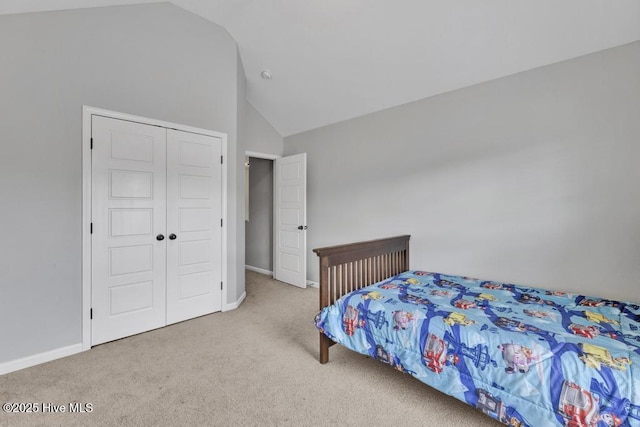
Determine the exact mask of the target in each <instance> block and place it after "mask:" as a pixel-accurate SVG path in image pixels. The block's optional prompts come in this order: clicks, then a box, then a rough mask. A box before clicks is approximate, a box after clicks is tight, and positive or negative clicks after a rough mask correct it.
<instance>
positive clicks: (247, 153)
mask: <svg viewBox="0 0 640 427" xmlns="http://www.w3.org/2000/svg"><path fill="white" fill-rule="evenodd" d="M244 157H245V159H248V158H251V157H253V158H254V159H263V160H271V163H273V168H274V169H273V171H274V172H275V161H276V160H277V159H279V158H281V157H282V156H279V155H277V154H267V153H258V152H256V151H245V152H244ZM245 168H246V165H245ZM249 173H251V168H249ZM246 177H247V175H246V174H245V179H247V178H246ZM248 188H249V181H247V182H246V183H245V191H249V190H248ZM271 188H272V189H273V192H274V193H273V200H274V202H275V194H276V193H275V191H276V180H275V173H274V178H273V180H272V182H271ZM246 197H249V194H245V203H246ZM245 209H246V206H245ZM275 213H276V206H275V205H274V206H273V215H274V216H273V220H272V221H271V229H272V230H273V231H275V221H276V218H275ZM245 220H246V217H245ZM245 233H246V224H245ZM271 243H272V245H271V261H272V263H275V260H276V252H275V238H274V239H273V241H272V242H271ZM244 253H245V269H246V268H247V263H246V260H247V248H246V245H245V248H244ZM273 265H275V264H273ZM260 273H267V271H264V272H262V271H261V272H260ZM268 273H270V274H271V277H273V270H271V271H270V272H268Z"/></svg>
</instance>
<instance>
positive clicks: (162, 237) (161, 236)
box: [156, 234, 164, 240]
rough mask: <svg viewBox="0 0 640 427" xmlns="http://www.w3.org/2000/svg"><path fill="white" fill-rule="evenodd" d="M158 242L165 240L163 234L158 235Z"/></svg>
mask: <svg viewBox="0 0 640 427" xmlns="http://www.w3.org/2000/svg"><path fill="white" fill-rule="evenodd" d="M156 240H164V236H163V235H162V234H158V235H157V236H156Z"/></svg>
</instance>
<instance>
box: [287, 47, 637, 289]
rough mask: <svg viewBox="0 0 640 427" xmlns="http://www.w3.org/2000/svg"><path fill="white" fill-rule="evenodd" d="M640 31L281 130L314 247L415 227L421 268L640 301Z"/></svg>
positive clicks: (312, 271)
mask: <svg viewBox="0 0 640 427" xmlns="http://www.w3.org/2000/svg"><path fill="white" fill-rule="evenodd" d="M639 94H640V42H636V43H633V44H630V45H626V46H622V47H619V48H614V49H610V50H606V51H602V52H599V53H596V54H592V55H589V56H585V57H581V58H577V59H574V60H570V61H566V62H563V63H559V64H555V65H551V66H547V67H544V68H539V69H536V70H532V71H529V72H525V73H521V74H517V75H513V76H510V77H506V78H502V79H498V80H495V81H491V82H488V83H484V84H480V85H477V86H473V87H469V88H466V89H462V90H458V91H455V92H451V93H447V94H443V95H441V96H436V97H432V98H429V99H425V100H421V101H418V102H415V103H411V104H407V105H404V106H400V107H397V108H393V109H389V110H386V111H382V112H378V113H374V114H370V115H367V116H364V117H360V118H356V119H353V120H349V121H346V122H342V123H339V124H335V125H331V126H327V127H324V128H321V129H317V130H314V131H310V132H306V133H302V134H298V135H294V136H291V137H287V138H285V154H287V155H288V154H295V153H300V152H307V153H308V162H309V164H308V178H309V180H308V225H309V231H308V243H309V246H308V263H309V272H308V276H309V279H310V280H318V267H317V264H318V263H317V259H316V258H315V255H313V254H312V252H311V249H312V248H314V247H318V246H325V245H332V244H337V243H343V242H349V241H355V240H360V239H372V238H377V237H385V236H391V235H396V234H401V233H408V234H411V235H412V253H411V264H412V266H413V267H414V268H421V269H426V270H430V271H440V272H448V273H459V274H465V275H471V276H476V277H481V278H489V279H495V280H504V281H512V282H518V283H523V284H529V285H537V286H541V287H547V288H557V289H565V290H568V291H573V292H583V293H588V294H594V295H603V296H608V297H613V298H620V299H629V300H635V301H638V300H640V297H638V287H637V280H638V277H640V262H639V261H638V260H640V221H639V220H638V219H639V218H640V185H638V183H639V182H640V168H639V167H638V159H640V144H639V143H638V141H640V96H638V95H639Z"/></svg>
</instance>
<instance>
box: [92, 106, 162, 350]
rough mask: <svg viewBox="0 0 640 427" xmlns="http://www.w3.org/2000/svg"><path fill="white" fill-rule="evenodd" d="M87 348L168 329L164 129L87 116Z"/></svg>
mask: <svg viewBox="0 0 640 427" xmlns="http://www.w3.org/2000/svg"><path fill="white" fill-rule="evenodd" d="M91 126H92V140H93V150H92V177H91V179H92V188H93V190H92V202H91V210H92V220H91V221H92V228H93V232H92V236H91V237H92V239H91V253H92V266H91V274H92V277H91V282H92V293H91V299H92V312H93V313H92V316H93V320H92V322H91V327H92V333H91V344H92V345H96V344H100V343H103V342H107V341H112V340H114V339H118V338H122V337H125V336H129V335H133V334H137V333H140V332H144V331H148V330H151V329H155V328H158V327H161V326H164V325H165V324H166V317H165V316H166V303H165V282H166V261H165V259H166V243H167V240H166V239H164V238H161V237H160V236H164V234H165V229H166V196H165V195H166V188H165V185H166V131H165V129H163V128H160V127H156V126H148V125H142V124H139V123H133V122H129V121H124V120H117V119H111V118H105V117H99V116H93V118H92V124H91Z"/></svg>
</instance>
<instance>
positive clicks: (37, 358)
mask: <svg viewBox="0 0 640 427" xmlns="http://www.w3.org/2000/svg"><path fill="white" fill-rule="evenodd" d="M82 351H83V348H82V343H80V344H74V345H70V346H68V347H62V348H57V349H55V350H51V351H46V352H44V353H39V354H34V355H33V356H27V357H23V358H22V359H16V360H11V361H9V362H4V363H0V375H4V374H8V373H9V372H14V371H19V370H20V369H25V368H30V367H31V366H35V365H39V364H41V363H46V362H51V361H52V360H56V359H62V358H63V357H67V356H71V355H72V354H76V353H80V352H82Z"/></svg>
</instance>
